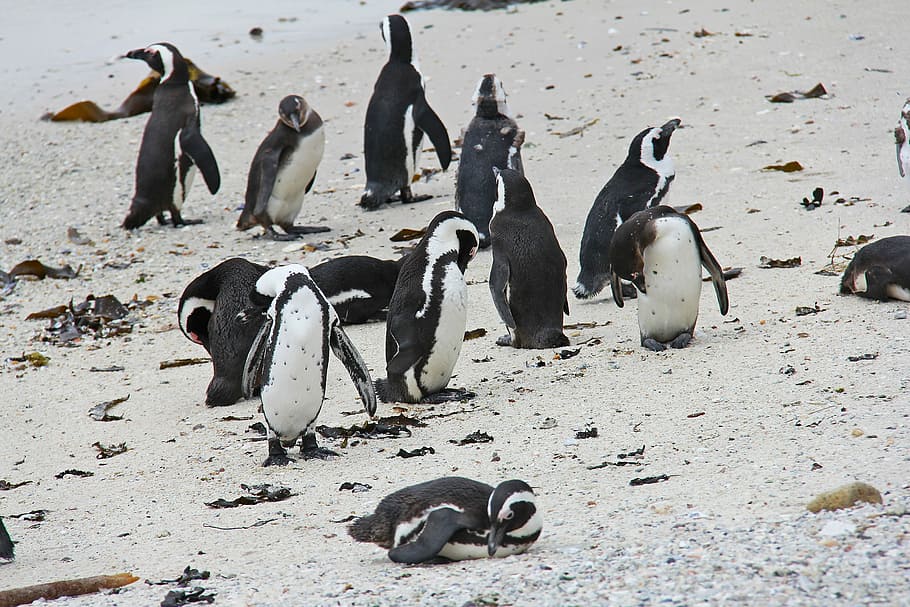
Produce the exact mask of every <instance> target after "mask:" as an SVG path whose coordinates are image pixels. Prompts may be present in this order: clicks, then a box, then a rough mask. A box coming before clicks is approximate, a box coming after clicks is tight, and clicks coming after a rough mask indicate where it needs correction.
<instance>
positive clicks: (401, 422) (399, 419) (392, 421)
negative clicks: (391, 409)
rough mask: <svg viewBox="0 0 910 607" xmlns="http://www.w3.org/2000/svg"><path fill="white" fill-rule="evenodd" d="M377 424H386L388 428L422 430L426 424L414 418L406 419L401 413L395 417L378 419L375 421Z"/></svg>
mask: <svg viewBox="0 0 910 607" xmlns="http://www.w3.org/2000/svg"><path fill="white" fill-rule="evenodd" d="M376 423H377V424H386V425H390V426H414V427H415V428H424V427H426V423H424V422H422V421H420V420H419V419H417V418H416V417H408V416H407V415H404V414H402V413H399V414H397V415H389V416H387V417H380V418H379V419H377V420H376Z"/></svg>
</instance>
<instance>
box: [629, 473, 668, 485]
mask: <svg viewBox="0 0 910 607" xmlns="http://www.w3.org/2000/svg"><path fill="white" fill-rule="evenodd" d="M674 476H676V475H674ZM668 480H670V476H669V475H666V474H659V475H657V476H645V477H643V478H633V479H632V480H630V481H629V484H630V485H632V486H633V487H638V486H640V485H652V484H654V483H660V482H663V481H668Z"/></svg>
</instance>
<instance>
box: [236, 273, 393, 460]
mask: <svg viewBox="0 0 910 607" xmlns="http://www.w3.org/2000/svg"><path fill="white" fill-rule="evenodd" d="M251 298H252V299H253V304H254V305H256V306H259V307H264V305H266V304H267V305H268V309H267V312H266V317H265V320H264V322H263V324H262V328H261V329H260V330H259V333H258V334H257V335H256V338H255V340H254V341H253V345H252V347H251V348H250V352H249V355H248V356H247V360H246V367H245V371H244V374H243V391H244V394H246V395H247V396H250V395H251V394H252V391H253V388H254V387H255V386H260V394H259V395H260V398H261V400H262V413H263V415H264V417H265V423H266V427H267V428H268V443H269V456H268V458H267V459H266V460H265V462H263V464H262V465H263V466H271V465H279V466H283V465H286V464H288V463H290V461H291V460H290V459H289V458H288V455H287V451H286V450H285V448H286V447H292V446H294V444H296V442H297V439H298V438H301V437H302V438H303V441H302V443H301V446H300V453H301V455H302V456H303V457H304V459H309V458H312V457H320V458H325V457H328V456H331V455H337V453H334V452H333V451H329V450H327V449H320V448H319V447H318V446H317V444H316V434H315V433H314V432H313V424H314V423H315V422H316V418H317V417H318V416H319V412H320V411H321V410H322V401H323V400H324V399H325V380H326V373H327V372H328V363H329V347H331V349H332V352H334V353H335V356H337V357H338V358H339V360H341V362H343V363H344V366H345V367H346V368H347V370H348V373H349V374H350V376H351V380H353V382H354V385H355V386H356V388H357V392H358V393H359V394H360V399H361V401H363V405H364V408H365V409H366V411H367V413H368V414H369V415H370V416H371V417H372V416H373V415H374V414H375V413H376V395H375V393H374V392H373V383H372V381H371V379H370V371H369V369H367V366H366V363H364V362H363V359H362V358H361V357H360V353H359V352H358V351H357V348H355V347H354V344H353V343H351V340H350V339H348V336H347V334H346V333H345V332H344V329H342V328H341V322H340V321H339V319H338V315H337V314H336V313H335V309H334V308H332V306H331V304H329V302H328V300H327V299H326V297H325V295H323V293H322V291H321V290H320V289H319V287H318V286H317V285H316V283H315V282H313V279H312V278H311V277H310V274H309V272H308V271H307V269H306V268H305V267H304V266H302V265H298V264H291V265H287V266H281V267H278V268H273V269H271V270H269V271H268V272H266V273H265V274H263V275H262V276H260V277H259V280H257V281H256V288H255V290H254V292H253V294H252V295H251Z"/></svg>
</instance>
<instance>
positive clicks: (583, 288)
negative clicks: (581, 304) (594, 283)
mask: <svg viewBox="0 0 910 607" xmlns="http://www.w3.org/2000/svg"><path fill="white" fill-rule="evenodd" d="M572 292H573V293H575V297H576V298H577V299H591V298H592V297H594V296H595V295H597V293H596V292H595V291H594V289H591V288H590V287H588V286H587V285H586V284H584V283H583V282H581V281H580V280H579V281H578V282H576V283H575V286H574V287H572Z"/></svg>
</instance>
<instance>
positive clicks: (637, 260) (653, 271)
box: [610, 205, 730, 352]
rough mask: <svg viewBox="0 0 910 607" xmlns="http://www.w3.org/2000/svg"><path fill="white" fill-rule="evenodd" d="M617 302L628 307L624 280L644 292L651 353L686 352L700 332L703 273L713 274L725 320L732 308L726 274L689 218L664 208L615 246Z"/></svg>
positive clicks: (641, 315) (626, 230) (645, 342)
mask: <svg viewBox="0 0 910 607" xmlns="http://www.w3.org/2000/svg"><path fill="white" fill-rule="evenodd" d="M610 259H611V264H612V271H611V286H612V288H613V300H614V301H615V302H616V305H617V306H619V307H620V308H621V307H623V293H622V288H621V285H620V278H623V279H625V280H629V281H631V282H632V284H634V285H635V287H636V288H637V289H638V290H639V292H640V293H639V296H638V328H639V331H640V332H641V345H642V346H644V347H645V348H648V349H649V350H653V351H655V352H659V351H661V350H665V349H666V346H665V345H664V344H667V343H669V345H670V347H671V348H684V347H686V346H687V345H688V344H689V341H690V340H691V339H692V336H693V334H694V333H695V321H696V320H697V319H698V304H699V298H700V296H701V268H702V266H704V267H705V269H706V270H708V273H709V274H710V275H711V281H712V282H713V283H714V292H715V293H716V295H717V303H718V305H719V306H720V313H721V315H722V316H723V315H726V314H727V310H728V309H729V307H730V304H729V301H728V299H727V284H726V282H725V281H724V274H723V270H722V269H721V266H720V264H719V263H717V260H716V259H715V258H714V255H713V254H712V253H711V251H710V250H709V249H708V246H707V245H706V244H705V241H704V240H703V239H702V237H701V232H700V231H699V230H698V226H697V225H695V222H694V221H692V220H691V219H690V218H689V216H688V215H685V214H683V213H679V212H677V211H675V210H674V209H673V208H671V207H668V206H664V205H659V206H656V207H652V208H650V209H646V210H644V211H639V212H638V213H636V214H635V215H633V216H632V217H631V218H630V219H629V220H628V221H626V222H624V223H623V224H622V225H620V226H619V228H617V229H616V234H615V235H614V236H613V241H612V243H611V244H610Z"/></svg>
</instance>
